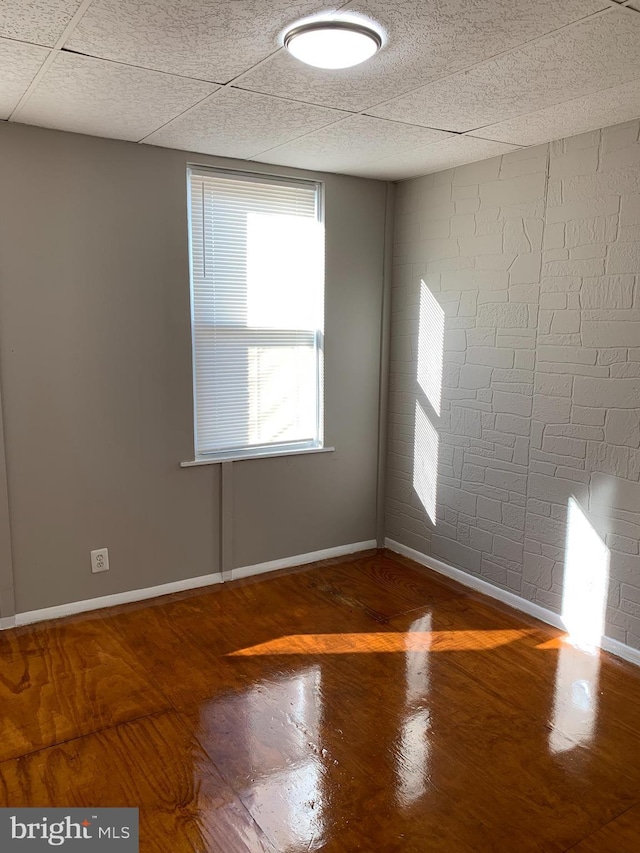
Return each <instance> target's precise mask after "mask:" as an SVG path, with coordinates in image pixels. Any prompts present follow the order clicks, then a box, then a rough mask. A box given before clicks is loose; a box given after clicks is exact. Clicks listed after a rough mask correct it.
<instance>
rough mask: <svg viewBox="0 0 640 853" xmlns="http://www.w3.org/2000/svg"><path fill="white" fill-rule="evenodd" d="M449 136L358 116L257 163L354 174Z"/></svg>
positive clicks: (263, 158) (310, 135)
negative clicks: (362, 168)
mask: <svg viewBox="0 0 640 853" xmlns="http://www.w3.org/2000/svg"><path fill="white" fill-rule="evenodd" d="M449 136H450V134H448V133H443V132H442V131H440V130H429V129H427V128H425V127H416V126H415V125H409V124H400V123H398V122H394V121H385V120H384V119H379V118H371V117H370V116H364V115H358V116H350V117H349V118H346V119H344V120H343V121H339V122H337V123H336V124H331V125H329V126H328V127H324V128H322V129H321V130H317V131H315V133H311V134H309V135H307V136H303V137H301V138H300V139H296V140H294V141H293V142H288V143H286V144H285V145H281V146H279V147H278V148H274V149H273V150H272V151H268V152H266V153H264V154H261V155H258V157H257V158H256V159H259V160H266V161H268V162H269V163H278V164H280V165H284V166H298V167H300V168H303V169H318V170H320V171H326V172H345V171H349V172H351V171H353V170H354V169H355V170H357V169H358V167H360V166H362V164H363V163H367V162H371V161H372V160H379V159H380V158H382V157H392V156H395V155H397V154H399V153H400V152H401V151H406V150H408V149H411V148H417V147H424V146H425V145H428V144H430V143H432V142H438V141H440V140H443V139H447V138H448V137H449Z"/></svg>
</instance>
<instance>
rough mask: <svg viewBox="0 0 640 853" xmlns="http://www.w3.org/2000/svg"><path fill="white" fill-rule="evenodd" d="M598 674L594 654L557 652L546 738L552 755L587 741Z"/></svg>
mask: <svg viewBox="0 0 640 853" xmlns="http://www.w3.org/2000/svg"><path fill="white" fill-rule="evenodd" d="M599 674H600V659H599V657H598V654H597V652H587V651H581V650H579V649H576V648H574V647H573V646H571V645H567V646H564V647H563V648H561V649H560V653H559V655H558V664H557V669H556V685H555V695H554V707H553V716H552V720H551V734H550V735H549V748H550V749H551V751H552V752H553V753H556V754H557V753H560V752H566V751H567V750H569V749H573V748H574V747H575V746H586V745H587V744H589V743H590V742H591V740H592V738H593V736H594V730H595V724H596V718H597V712H598V680H599Z"/></svg>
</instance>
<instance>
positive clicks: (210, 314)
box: [189, 168, 324, 458]
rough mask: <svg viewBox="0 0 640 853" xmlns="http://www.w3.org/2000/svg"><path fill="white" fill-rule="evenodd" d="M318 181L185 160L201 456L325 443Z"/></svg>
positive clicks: (197, 445) (197, 443)
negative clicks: (220, 168) (194, 165)
mask: <svg viewBox="0 0 640 853" xmlns="http://www.w3.org/2000/svg"><path fill="white" fill-rule="evenodd" d="M320 190H321V187H320V185H319V184H316V183H313V182H309V181H296V180H293V179H286V178H271V177H266V176H261V175H248V174H243V173H232V172H220V171H213V170H208V169H204V168H190V169H189V195H190V199H189V207H190V245H191V286H192V328H193V362H194V398H195V449H196V455H197V456H199V457H200V456H222V457H223V458H224V456H225V455H228V456H232V455H234V456H235V455H242V454H243V453H246V455H253V454H254V453H262V452H264V453H268V452H270V451H271V452H274V451H276V450H285V449H297V448H299V449H304V448H311V447H320V446H321V445H322V419H323V414H322V398H323V383H322V351H323V318H324V229H323V225H322V217H321V197H320Z"/></svg>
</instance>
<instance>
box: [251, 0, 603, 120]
mask: <svg viewBox="0 0 640 853" xmlns="http://www.w3.org/2000/svg"><path fill="white" fill-rule="evenodd" d="M607 5H608V4H607V2H606V0H448V2H442V0H395V2H389V0H355V2H353V3H351V4H349V10H348V14H352V15H353V14H356V13H357V14H359V15H361V16H362V15H364V16H365V17H370V18H373V19H374V20H376V21H377V22H378V23H379V24H381V25H382V27H383V28H384V29H385V31H386V32H387V33H389V36H388V39H387V42H386V43H385V44H384V46H383V48H382V50H381V51H380V52H379V53H378V54H377V55H376V56H374V57H373V58H372V59H371V60H369V61H368V62H366V63H363V64H362V65H358V66H355V67H354V68H348V69H343V70H339V71H327V70H321V69H317V68H312V67H310V66H307V65H304V64H303V63H301V62H299V61H298V60H296V59H294V58H293V57H292V56H291V55H290V54H288V53H287V52H286V51H280V52H279V53H277V54H275V55H274V56H272V57H271V58H270V59H268V60H267V61H266V62H264V63H263V64H262V65H260V66H258V67H257V68H254V69H253V70H251V71H249V72H248V73H247V74H246V75H243V76H242V77H241V78H240V79H239V80H237V81H236V85H238V86H241V87H242V88H243V89H251V90H252V91H256V92H266V93H269V94H274V95H281V96H282V97H290V98H293V99H295V100H301V101H309V102H312V103H315V104H322V105H324V106H329V107H336V108H339V109H347V110H354V111H359V110H362V109H365V108H366V107H369V106H372V105H374V104H377V103H380V102H381V101H385V100H387V99H389V98H392V97H394V96H396V95H399V94H402V93H404V92H408V91H409V90H410V89H413V88H415V87H417V86H420V85H422V84H424V83H426V82H428V81H429V80H432V79H434V78H436V77H440V76H442V75H443V74H447V73H451V72H452V71H456V70H458V69H461V68H464V67H467V66H469V65H471V64H473V63H475V62H479V61H481V60H483V59H487V58H488V57H490V56H493V55H495V54H497V53H500V52H502V51H504V50H507V49H508V48H511V47H515V46H517V45H519V44H522V43H524V42H526V41H528V40H530V39H532V38H536V37H537V36H540V35H543V34H545V33H548V32H550V31H551V30H554V29H556V28H558V27H562V26H565V25H566V24H568V23H571V22H572V21H575V20H578V19H580V18H582V17H584V16H586V15H589V14H591V13H593V12H595V11H597V10H598V9H602V8H605V7H607ZM341 14H347V12H345V11H343V13H341ZM443 127H447V128H448V125H443Z"/></svg>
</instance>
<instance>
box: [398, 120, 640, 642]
mask: <svg viewBox="0 0 640 853" xmlns="http://www.w3.org/2000/svg"><path fill="white" fill-rule="evenodd" d="M639 132H640V123H639V122H638V121H635V122H631V123H628V124H624V125H619V126H616V127H609V128H606V129H604V130H602V131H596V132H594V133H588V134H584V135H581V136H576V137H572V138H570V139H565V140H561V141H559V142H554V143H552V144H551V145H544V146H539V147H536V148H531V149H526V150H522V151H519V152H515V153H511V154H507V155H505V156H503V157H501V158H495V159H492V160H486V161H484V162H481V163H475V164H471V165H468V166H463V167H460V168H458V169H455V170H450V171H447V172H441V173H439V174H435V175H431V176H428V177H425V178H421V179H416V180H412V181H408V182H406V183H403V184H401V185H400V186H399V188H398V192H397V202H396V212H397V216H396V243H395V273H394V289H393V308H392V311H393V313H392V353H391V359H392V361H391V377H390V387H391V402H390V422H389V445H388V446H389V453H388V472H387V531H386V532H387V536H388V537H390V538H391V539H395V540H397V541H399V542H401V543H403V544H405V545H406V546H409V547H411V548H414V549H416V550H418V551H421V552H423V553H425V554H431V555H433V556H435V557H438V558H440V559H442V560H444V561H446V562H448V563H451V564H453V565H455V566H457V567H459V568H463V569H465V570H466V571H467V572H469V573H470V574H472V575H475V576H477V577H481V578H483V579H485V580H487V581H489V582H491V583H493V584H495V585H497V586H499V587H502V588H505V589H508V590H510V591H512V592H514V593H516V594H518V595H520V596H522V597H523V598H525V599H527V600H529V601H533V602H536V603H538V604H540V605H542V606H544V607H547V608H550V609H552V610H555V611H560V609H561V607H562V593H563V584H564V573H565V560H566V557H567V553H566V551H567V549H566V547H565V543H566V536H567V507H568V501H569V499H570V498H571V497H573V498H574V499H575V500H576V501H577V502H578V504H579V506H580V508H581V509H580V511H583V512H584V513H585V514H586V517H587V519H588V522H587V523H588V524H591V525H592V526H593V528H594V529H595V530H596V531H597V533H598V535H599V536H600V537H601V539H602V540H603V541H604V542H605V543H606V546H607V548H608V549H609V556H610V580H609V593H608V607H607V611H606V616H607V621H606V633H607V634H608V635H609V636H610V637H613V638H614V639H616V640H619V641H622V642H625V643H628V644H629V645H631V646H633V647H635V648H640V556H639V555H638V539H639V538H640V482H639V479H640V449H639V448H640V408H639V407H640V282H639V278H640V275H639V274H640V142H639ZM421 282H424V289H425V290H426V292H423V294H422V312H423V316H422V327H423V333H422V334H420V325H421V321H420V312H421V287H422V285H421ZM429 294H431V296H430V295H429ZM434 305H435V306H437V305H439V306H440V308H437V307H434ZM440 309H442V312H443V313H444V317H445V319H444V325H445V335H444V365H443V366H444V369H443V381H442V407H441V412H440V415H439V416H438V414H437V412H436V411H435V409H434V405H433V403H434V400H430V399H429V394H430V395H431V397H432V398H433V397H437V394H435V395H434V392H433V389H432V388H431V387H430V386H429V382H428V381H426V382H425V381H423V383H422V384H421V383H420V382H419V381H418V374H419V365H420V361H421V360H422V362H423V364H424V365H426V369H427V372H429V371H430V375H433V365H434V364H437V361H438V355H437V353H438V349H439V345H438V343H437V341H438V334H437V329H438V323H439V316H440ZM434 348H435V349H434ZM435 402H436V408H437V399H436V400H435ZM416 407H418V409H417V408H416ZM416 423H418V427H419V429H418V431H417V436H416V428H415V426H416ZM436 436H437V438H436ZM436 443H437V444H439V453H438V463H437V510H436V519H435V522H436V523H435V524H433V522H432V521H431V520H430V518H429V516H428V515H427V513H426V511H425V504H426V505H427V506H428V505H429V501H430V496H432V486H433V481H434V480H433V478H434V476H435V470H434V466H433V458H434V452H433V448H434V447H435V445H436ZM421 497H422V500H421Z"/></svg>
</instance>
